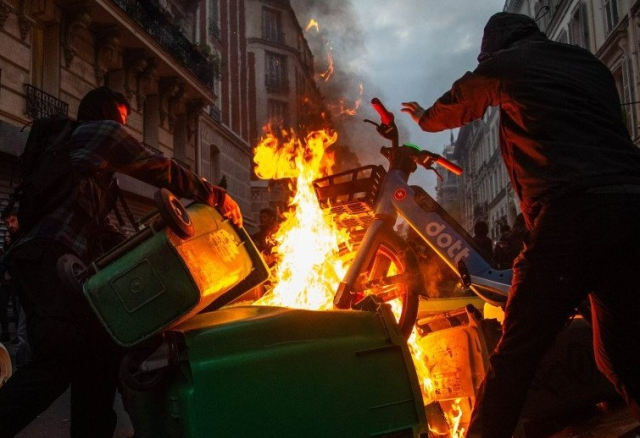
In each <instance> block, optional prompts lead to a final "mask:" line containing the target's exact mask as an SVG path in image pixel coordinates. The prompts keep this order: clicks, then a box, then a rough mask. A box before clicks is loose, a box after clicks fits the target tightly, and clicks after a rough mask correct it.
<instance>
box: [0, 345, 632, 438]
mask: <svg viewBox="0 0 640 438" xmlns="http://www.w3.org/2000/svg"><path fill="white" fill-rule="evenodd" d="M7 347H8V350H9V351H10V353H12V354H14V353H15V346H14V345H12V344H8V345H7ZM115 410H116V413H117V414H118V425H117V428H116V431H115V433H114V438H129V437H133V434H134V433H133V427H132V425H131V422H130V420H129V416H128V415H127V413H126V412H125V411H124V408H123V406H122V400H121V398H120V394H117V396H116V402H115ZM521 429H522V430H520V432H521V433H523V434H524V435H523V436H525V437H526V438H640V424H638V422H636V421H634V420H633V418H632V417H631V415H630V413H629V409H628V408H627V407H626V406H625V405H624V404H622V403H620V402H614V403H610V404H609V405H604V404H603V405H598V406H593V407H592V408H591V409H584V410H581V411H579V412H576V413H575V414H573V415H564V416H561V417H558V418H545V419H544V421H537V422H530V423H526V424H524V425H523V426H522V428H521ZM43 436H46V437H47V438H66V437H68V436H69V391H67V392H65V393H64V394H63V395H62V396H60V398H58V400H56V402H54V403H53V404H52V405H51V407H49V409H48V410H46V411H45V412H43V413H42V414H41V415H40V416H38V418H37V419H36V420H35V421H34V422H33V423H31V424H30V425H29V426H28V427H27V428H25V429H24V430H23V431H22V432H21V433H19V434H18V435H17V436H16V438H41V437H43Z"/></svg>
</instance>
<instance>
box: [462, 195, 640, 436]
mask: <svg viewBox="0 0 640 438" xmlns="http://www.w3.org/2000/svg"><path fill="white" fill-rule="evenodd" d="M530 219H533V220H531V221H530V222H529V223H532V224H533V226H532V228H531V230H530V232H529V234H528V236H527V238H526V241H525V245H526V246H525V248H524V250H523V251H522V252H521V253H520V255H519V256H518V258H517V259H516V260H515V262H514V266H513V270H514V272H513V273H514V277H513V283H512V286H511V291H510V296H509V299H508V301H507V305H506V308H505V321H504V324H503V332H502V337H501V339H500V341H499V343H498V345H497V347H496V350H495V351H494V352H493V354H492V355H491V358H490V368H489V371H488V373H487V376H486V377H485V380H484V382H483V384H482V386H481V388H480V392H479V394H478V398H477V399H476V405H475V407H474V411H473V414H472V418H471V423H470V425H469V431H468V434H467V437H487V438H489V437H490V438H501V437H505V438H506V437H511V436H512V433H513V431H514V429H515V427H516V425H517V422H518V418H519V416H520V412H521V410H522V407H523V404H524V401H525V398H526V395H527V391H528V389H529V386H530V384H531V381H532V379H533V378H534V375H535V372H536V369H537V367H538V365H539V363H540V361H541V359H542V357H543V356H544V354H545V353H546V352H547V350H548V349H549V347H550V346H551V344H552V343H553V342H554V340H555V339H556V337H557V335H558V333H559V332H560V331H561V330H562V329H563V327H564V326H565V324H566V322H567V320H568V319H569V318H570V317H571V315H572V314H573V313H574V312H575V309H576V307H577V306H578V305H579V304H580V303H581V302H582V301H584V300H585V299H586V298H587V297H589V298H590V299H591V310H592V320H593V325H592V328H593V338H594V353H595V358H596V364H597V365H598V368H599V369H600V370H601V371H602V372H603V373H604V374H605V375H606V376H607V378H608V379H609V380H610V381H611V382H612V383H613V384H614V386H615V388H616V390H617V391H618V392H619V393H620V395H621V396H622V397H623V398H624V400H625V401H626V402H627V403H628V405H629V407H630V408H631V412H632V413H633V415H634V416H635V417H636V418H637V419H638V420H639V421H640V407H639V402H640V372H639V371H638V370H640V286H638V281H637V279H636V275H638V274H640V194H630V193H581V194H577V195H572V196H568V197H565V198H563V199H560V200H557V201H556V202H553V203H550V204H548V205H545V206H543V207H542V209H541V210H540V212H539V214H538V215H537V216H536V217H535V218H530Z"/></svg>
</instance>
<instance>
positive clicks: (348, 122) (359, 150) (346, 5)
mask: <svg viewBox="0 0 640 438" xmlns="http://www.w3.org/2000/svg"><path fill="white" fill-rule="evenodd" d="M290 2H291V6H292V7H293V9H294V11H295V13H296V16H297V18H298V22H299V23H300V26H301V27H302V28H303V30H304V29H305V28H306V27H307V25H308V23H310V22H311V20H314V21H315V22H316V23H317V26H312V27H310V28H309V29H308V30H306V31H305V38H306V39H307V42H308V44H309V48H310V49H311V51H312V53H313V56H314V60H315V72H316V78H315V79H316V84H317V85H318V88H319V89H320V91H321V93H322V95H323V97H324V102H325V105H326V106H327V108H328V109H329V111H330V113H331V118H332V121H333V124H334V128H335V129H336V131H337V132H338V136H339V137H338V143H337V146H336V148H337V149H338V150H342V152H343V153H345V156H354V155H355V156H356V157H357V159H358V161H359V162H360V163H361V164H383V162H384V159H383V158H382V156H381V155H380V154H379V150H380V147H381V146H388V141H387V140H385V139H383V138H382V137H380V136H379V135H378V134H377V132H376V130H375V127H374V126H373V125H371V124H369V123H364V119H370V120H372V121H374V122H379V121H380V117H379V116H378V114H377V113H376V112H375V111H374V110H373V108H372V107H371V104H370V102H371V99H372V98H373V97H378V98H379V99H380V100H381V101H382V102H383V103H384V101H385V100H384V94H383V92H382V91H381V90H380V89H378V88H377V87H376V86H375V85H374V84H373V83H372V81H371V80H370V78H369V76H368V75H367V72H366V70H364V69H363V68H362V64H363V63H362V62H361V60H362V58H363V55H364V54H366V53H367V52H368V50H369V47H368V45H367V41H366V38H365V37H364V33H363V32H362V29H361V28H360V24H359V22H358V19H357V17H356V16H355V13H354V9H353V6H352V4H351V2H350V1H349V0H343V1H335V0H314V1H308V0H290ZM331 68H332V69H333V70H332V71H331V70H330V69H331ZM325 79H326V80H325ZM396 116H397V114H396ZM396 123H398V121H397V118H396ZM399 127H400V126H399ZM400 128H401V131H402V127H400ZM346 161H347V163H345V160H340V159H338V163H339V164H347V166H349V165H350V166H351V167H353V164H354V163H352V162H349V161H350V160H346ZM356 165H358V164H357V163H356ZM337 170H345V169H344V168H342V169H337Z"/></svg>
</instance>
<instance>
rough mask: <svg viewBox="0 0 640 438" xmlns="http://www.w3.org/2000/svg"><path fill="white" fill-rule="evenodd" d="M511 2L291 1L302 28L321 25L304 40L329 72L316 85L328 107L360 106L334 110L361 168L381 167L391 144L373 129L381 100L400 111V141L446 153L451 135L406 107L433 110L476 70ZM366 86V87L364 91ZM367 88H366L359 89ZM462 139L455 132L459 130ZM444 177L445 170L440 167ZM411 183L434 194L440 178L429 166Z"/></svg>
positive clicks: (318, 66) (318, 69) (320, 69)
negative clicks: (492, 25)
mask: <svg viewBox="0 0 640 438" xmlns="http://www.w3.org/2000/svg"><path fill="white" fill-rule="evenodd" d="M504 3H505V0H482V1H478V0H386V1H383V0H291V5H292V6H293V8H294V10H295V11H296V15H297V16H298V21H299V22H300V26H301V27H302V28H303V29H305V28H306V26H307V24H308V23H309V20H310V19H314V20H315V21H316V22H317V23H318V26H317V29H316V28H311V29H309V30H308V31H306V33H305V36H306V38H307V41H308V43H309V46H310V48H311V50H312V52H313V53H314V58H315V69H316V74H319V73H323V72H325V71H326V69H327V68H328V56H327V54H328V53H331V55H332V59H333V61H334V73H333V75H332V76H331V78H330V79H329V80H328V81H326V82H325V81H324V80H323V79H322V78H319V80H317V83H318V85H319V88H320V90H321V92H322V93H323V95H324V96H325V103H328V104H329V106H330V107H331V106H332V105H333V104H332V102H334V101H337V100H339V99H343V100H344V102H345V106H346V107H349V108H355V106H356V104H357V101H358V100H359V99H360V100H361V106H360V107H359V108H358V110H357V114H356V115H355V116H344V115H338V116H336V114H338V113H339V111H338V110H335V111H333V113H334V121H337V123H338V125H339V128H338V131H339V133H340V134H341V135H342V139H341V140H342V141H343V142H346V143H347V144H348V146H349V147H350V148H351V149H352V150H353V151H354V152H355V153H356V154H357V156H358V158H359V160H360V162H361V164H362V165H365V164H372V163H375V164H382V163H384V160H383V159H382V157H381V156H380V155H379V153H378V151H379V149H380V147H381V146H387V145H388V144H387V142H386V140H384V139H383V138H382V137H379V136H378V135H377V134H376V132H375V128H374V127H373V126H372V125H369V124H366V123H363V119H365V118H369V119H372V120H375V121H378V120H379V117H378V116H377V114H376V113H375V112H373V110H372V109H371V105H370V102H371V99H372V98H373V97H378V98H380V100H381V101H382V102H383V103H384V105H385V106H386V107H387V109H388V110H389V111H391V112H392V113H394V114H395V119H396V124H397V125H398V128H399V129H400V141H401V143H415V144H417V145H419V146H420V147H421V148H422V149H428V150H431V151H433V152H436V153H442V150H443V147H444V146H445V145H446V144H448V143H449V142H450V137H451V132H450V131H447V132H441V133H426V132H423V131H422V130H421V129H420V128H419V127H418V126H417V125H416V124H415V123H414V122H413V121H412V120H411V118H410V117H409V116H408V115H407V114H404V113H401V112H400V109H401V107H402V106H401V103H402V102H406V101H412V100H413V101H417V102H418V103H420V104H421V105H422V106H423V107H425V108H426V107H429V106H430V105H431V104H432V103H433V102H434V101H435V100H436V99H437V98H438V97H440V96H441V95H442V94H443V93H444V92H445V91H447V90H449V88H450V87H451V84H452V83H453V82H454V81H455V80H456V79H458V78H459V77H460V76H462V75H463V74H464V73H465V72H466V71H469V70H473V69H474V68H475V67H476V65H477V60H476V57H477V56H478V53H479V51H480V41H481V39H482V30H483V28H484V25H485V24H486V22H487V20H488V19H489V17H490V16H491V15H493V14H494V13H496V12H500V11H502V9H503V6H504ZM360 84H362V86H361V88H360ZM360 90H361V91H360ZM454 135H456V136H457V132H456V131H454ZM442 172H444V170H442ZM409 182H410V183H412V184H418V185H421V186H422V187H423V188H425V189H426V190H427V191H428V192H429V193H430V194H432V195H435V183H436V176H435V174H434V173H433V172H428V171H426V170H424V169H422V170H418V171H417V172H416V173H415V174H413V175H412V177H411V179H410V181H409Z"/></svg>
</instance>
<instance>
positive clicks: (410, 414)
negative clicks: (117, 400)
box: [123, 305, 427, 438]
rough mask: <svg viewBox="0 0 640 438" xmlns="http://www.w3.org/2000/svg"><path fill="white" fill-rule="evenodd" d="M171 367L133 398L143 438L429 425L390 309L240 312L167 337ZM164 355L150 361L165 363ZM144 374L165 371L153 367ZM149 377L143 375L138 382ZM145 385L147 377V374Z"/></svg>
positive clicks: (127, 397)
mask: <svg viewBox="0 0 640 438" xmlns="http://www.w3.org/2000/svg"><path fill="white" fill-rule="evenodd" d="M165 343H166V344H168V345H165V346H161V347H160V348H159V349H158V350H159V351H164V352H165V354H166V355H168V356H172V355H173V357H167V358H166V360H164V363H165V364H166V363H169V364H173V365H169V366H167V367H166V368H165V371H164V375H163V376H162V377H161V378H158V379H154V378H152V377H150V380H149V381H151V380H154V384H153V385H147V386H146V387H145V388H139V389H142V390H136V389H133V388H131V387H130V386H128V385H127V384H126V381H127V380H129V379H125V385H124V389H123V401H124V404H125V408H126V409H127V411H128V413H129V416H130V418H131V421H132V424H133V426H134V430H135V436H136V438H138V437H141V438H144V437H154V438H155V437H160V436H162V437H206V436H211V437H216V438H224V437H226V438H238V437H252V436H261V437H274V438H275V437H277V438H286V437H291V438H294V437H295V438H299V437H305V438H313V437H318V438H321V437H322V438H326V437H350V438H357V437H374V436H375V437H394V438H399V437H407V438H408V437H419V436H420V434H421V433H426V432H427V430H426V419H425V414H424V408H423V404H422V394H421V391H420V387H419V383H418V379H417V375H416V372H415V368H414V365H413V361H412V358H411V356H410V353H409V351H408V347H407V345H406V343H405V340H404V338H403V337H402V335H401V333H400V330H399V328H398V326H397V323H396V322H395V319H394V317H393V314H392V313H391V310H390V309H389V307H388V306H387V305H382V306H381V308H380V309H379V310H378V311H376V312H370V311H350V310H341V311H311V310H299V309H285V308H280V307H263V306H238V307H229V308H224V309H221V310H217V311H215V312H209V313H204V314H199V315H197V316H195V317H194V318H192V319H190V320H189V321H186V322H184V323H182V324H180V325H178V326H176V327H174V328H172V329H171V330H169V331H167V332H165ZM158 358H159V357H158V354H157V353H156V354H153V355H151V356H150V359H149V361H150V362H152V361H157V360H158ZM150 362H149V363H145V364H142V366H140V367H138V370H140V369H142V370H144V369H146V370H149V374H150V375H151V376H152V375H153V373H155V372H158V370H152V368H154V366H153V364H152V363H150ZM138 377H140V376H138ZM142 378H143V380H144V377H142Z"/></svg>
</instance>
